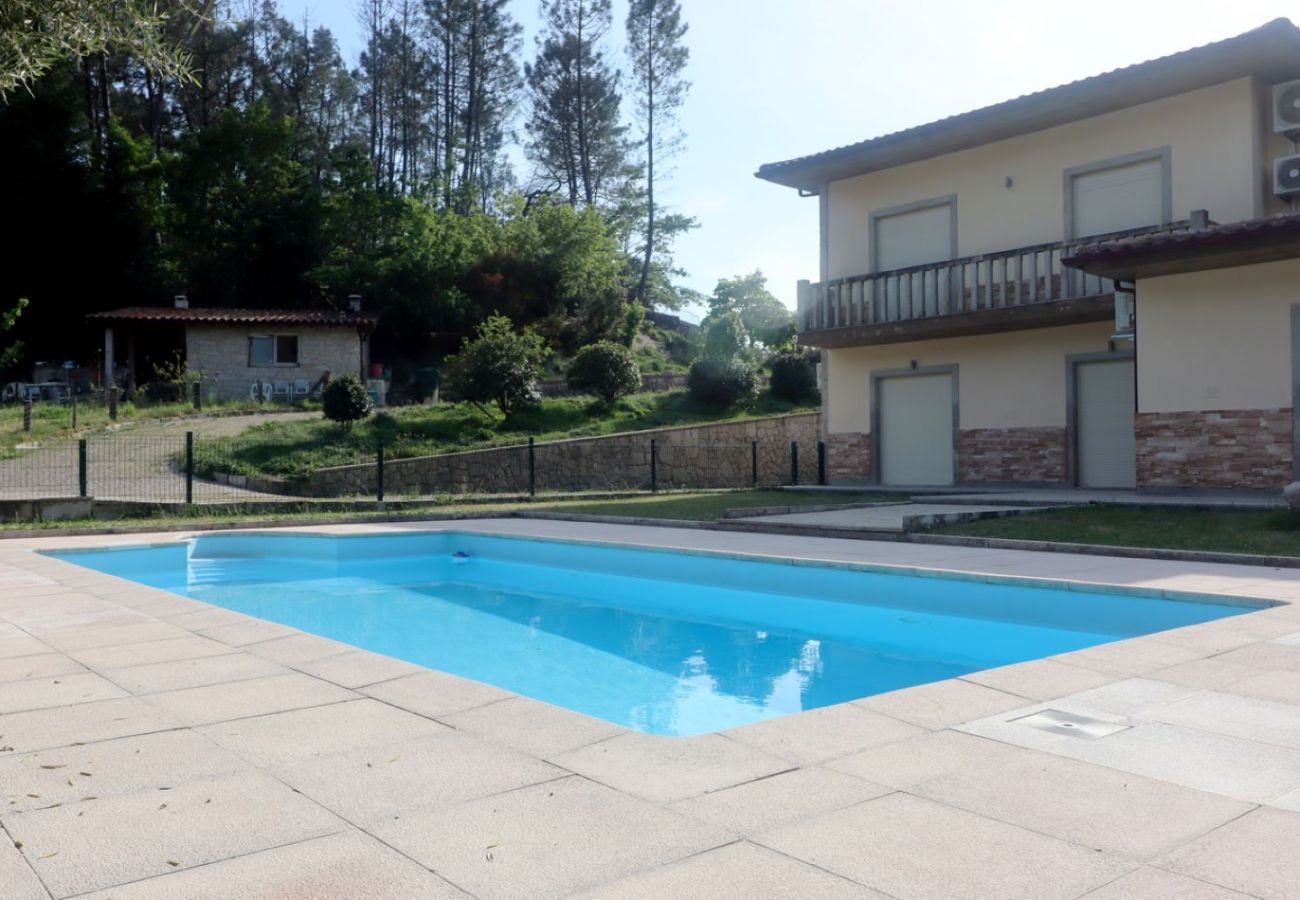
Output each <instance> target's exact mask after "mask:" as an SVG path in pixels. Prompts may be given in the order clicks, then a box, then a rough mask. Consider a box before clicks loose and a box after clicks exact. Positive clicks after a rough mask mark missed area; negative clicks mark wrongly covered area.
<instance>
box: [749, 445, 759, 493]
mask: <svg viewBox="0 0 1300 900" xmlns="http://www.w3.org/2000/svg"><path fill="white" fill-rule="evenodd" d="M749 483H750V486H751V487H758V441H750V442H749Z"/></svg>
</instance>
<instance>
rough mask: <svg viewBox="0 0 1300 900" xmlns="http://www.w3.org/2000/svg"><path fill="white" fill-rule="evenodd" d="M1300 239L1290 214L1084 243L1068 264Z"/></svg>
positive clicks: (1297, 216)
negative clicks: (1168, 251) (1265, 240)
mask: <svg viewBox="0 0 1300 900" xmlns="http://www.w3.org/2000/svg"><path fill="white" fill-rule="evenodd" d="M1290 236H1296V237H1300V213H1287V214H1286V215H1280V216H1269V217H1267V218H1263V219H1243V220H1242V221H1240V222H1229V223H1227V224H1224V225H1217V224H1216V225H1207V226H1205V227H1204V228H1180V229H1177V230H1175V231H1157V232H1152V233H1150V234H1139V235H1134V236H1132V237H1125V238H1116V239H1115V240H1110V241H1097V242H1095V243H1092V244H1081V245H1079V246H1078V247H1076V248H1075V249H1074V252H1073V253H1072V254H1071V255H1070V256H1069V257H1067V258H1066V259H1065V262H1066V264H1068V265H1081V264H1086V263H1089V262H1097V261H1100V260H1108V259H1118V258H1120V257H1124V256H1133V255H1138V254H1148V253H1150V252H1154V251H1164V250H1172V249H1179V250H1183V249H1186V250H1193V249H1197V248H1205V247H1211V246H1214V247H1217V246H1223V245H1228V244H1240V243H1247V242H1249V241H1251V240H1253V239H1257V238H1258V239H1261V240H1262V239H1268V238H1272V237H1290Z"/></svg>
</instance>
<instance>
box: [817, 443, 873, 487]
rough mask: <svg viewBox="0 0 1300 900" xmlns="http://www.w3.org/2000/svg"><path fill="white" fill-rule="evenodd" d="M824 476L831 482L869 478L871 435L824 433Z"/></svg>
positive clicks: (867, 479)
mask: <svg viewBox="0 0 1300 900" xmlns="http://www.w3.org/2000/svg"><path fill="white" fill-rule="evenodd" d="M826 477H827V478H828V479H829V480H830V482H831V483H832V484H835V483H836V482H846V481H870V480H871V435H869V434H862V433H861V432H856V431H855V432H849V433H846V434H828V435H826Z"/></svg>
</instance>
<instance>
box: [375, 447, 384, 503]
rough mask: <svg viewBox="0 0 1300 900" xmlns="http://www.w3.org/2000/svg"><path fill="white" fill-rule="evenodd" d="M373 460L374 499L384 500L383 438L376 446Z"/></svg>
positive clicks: (381, 501)
mask: <svg viewBox="0 0 1300 900" xmlns="http://www.w3.org/2000/svg"><path fill="white" fill-rule="evenodd" d="M375 462H376V464H377V468H376V469H375V499H376V500H378V501H379V502H380V503H383V502H384V439H383V438H380V439H379V441H378V443H377V446H376V454H375Z"/></svg>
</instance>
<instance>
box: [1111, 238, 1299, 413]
mask: <svg viewBox="0 0 1300 900" xmlns="http://www.w3.org/2000/svg"><path fill="white" fill-rule="evenodd" d="M1137 297H1138V300H1137V321H1138V328H1137V352H1138V367H1137V377H1138V412H1184V411H1209V410H1243V409H1247V410H1254V409H1284V408H1289V407H1290V406H1291V305H1292V304H1293V303H1300V260H1285V261H1282V262H1272V263H1263V264H1260V265H1253V266H1239V267H1236V268H1232V269H1218V270H1214V271H1209V272H1189V273H1187V274H1184V275H1169V276H1166V277H1164V278H1144V279H1142V280H1140V281H1139V282H1138V289H1137Z"/></svg>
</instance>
